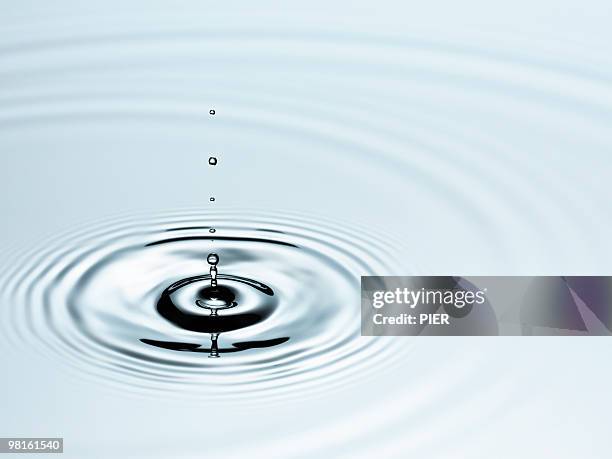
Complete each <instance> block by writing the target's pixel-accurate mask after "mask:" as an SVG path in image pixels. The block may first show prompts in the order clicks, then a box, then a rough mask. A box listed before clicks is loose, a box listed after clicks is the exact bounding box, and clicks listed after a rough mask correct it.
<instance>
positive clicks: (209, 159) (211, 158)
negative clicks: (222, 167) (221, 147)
mask: <svg viewBox="0 0 612 459" xmlns="http://www.w3.org/2000/svg"><path fill="white" fill-rule="evenodd" d="M208 164H210V165H211V166H216V165H217V158H215V157H214V156H211V157H210V158H208Z"/></svg>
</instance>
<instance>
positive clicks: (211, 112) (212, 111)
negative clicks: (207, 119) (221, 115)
mask: <svg viewBox="0 0 612 459" xmlns="http://www.w3.org/2000/svg"><path fill="white" fill-rule="evenodd" d="M208 113H210V114H211V115H214V114H215V113H216V112H215V111H214V110H209V111H208Z"/></svg>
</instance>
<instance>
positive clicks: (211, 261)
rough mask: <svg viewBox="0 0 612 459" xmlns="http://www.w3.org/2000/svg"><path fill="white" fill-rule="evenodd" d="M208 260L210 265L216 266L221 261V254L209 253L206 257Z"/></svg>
mask: <svg viewBox="0 0 612 459" xmlns="http://www.w3.org/2000/svg"><path fill="white" fill-rule="evenodd" d="M206 261H208V264H209V265H213V266H215V265H216V264H218V263H219V255H217V254H216V253H209V254H208V257H207V258H206Z"/></svg>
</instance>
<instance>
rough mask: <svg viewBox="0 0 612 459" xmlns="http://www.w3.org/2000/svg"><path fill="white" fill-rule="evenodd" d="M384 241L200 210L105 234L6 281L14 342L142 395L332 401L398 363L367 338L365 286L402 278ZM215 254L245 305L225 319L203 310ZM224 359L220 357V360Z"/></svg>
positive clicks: (75, 241)
mask: <svg viewBox="0 0 612 459" xmlns="http://www.w3.org/2000/svg"><path fill="white" fill-rule="evenodd" d="M212 221H214V224H215V227H216V228H217V230H218V232H217V233H216V234H215V235H212V234H210V233H209V232H208V229H209V227H210V223H211V222H212ZM385 241H386V242H383V240H382V238H379V237H377V236H376V235H372V234H368V233H367V232H364V230H362V229H356V228H354V227H351V228H343V227H341V226H339V225H338V224H335V223H333V222H328V221H325V220H322V219H320V218H318V217H317V218H316V219H315V218H314V217H305V216H301V215H296V214H294V215H287V214H282V215H270V214H248V213H245V212H237V211H215V212H211V211H209V210H207V211H192V210H189V211H184V212H174V213H168V214H163V215H157V216H154V217H133V216H132V217H129V218H117V219H114V220H107V221H105V222H98V223H96V224H95V225H94V226H86V227H84V228H81V229H80V230H79V231H76V232H75V231H73V232H70V233H67V234H65V235H63V236H61V237H56V238H54V240H53V241H52V242H48V243H46V244H45V245H44V246H43V247H39V248H33V249H32V251H31V253H27V254H23V253H21V254H18V255H17V256H16V257H15V258H16V260H19V262H17V264H15V265H14V266H13V269H12V270H10V271H9V272H5V273H4V274H3V278H2V279H1V280H2V284H5V285H4V286H3V288H2V290H3V292H4V293H3V294H4V295H5V296H6V298H5V303H6V304H11V305H12V308H10V311H7V312H8V314H10V315H9V316H8V319H9V320H7V321H5V323H4V324H3V326H4V328H5V330H4V331H5V332H6V333H9V334H11V337H12V338H13V340H15V343H14V344H15V345H16V346H20V347H23V346H24V345H34V344H37V345H38V346H37V347H38V351H39V352H44V353H47V354H48V355H49V356H50V357H51V358H56V359H59V360H60V361H63V362H69V363H71V364H72V367H73V369H74V370H76V371H78V373H79V374H89V375H94V376H95V377H97V378H101V379H104V380H109V381H115V382H118V383H120V384H124V385H126V384H127V385H128V386H129V387H132V388H135V387H138V388H140V390H141V389H142V388H145V389H152V390H155V391H164V392H167V393H183V394H187V395H189V396H193V395H202V396H219V395H221V394H231V395H232V396H240V395H241V394H244V393H246V391H247V389H248V396H249V397H252V394H253V392H254V391H255V392H257V391H269V390H274V392H275V394H282V393H287V392H290V391H291V390H292V388H293V387H294V386H295V385H298V384H299V385H301V386H303V387H306V386H311V387H312V388H313V389H315V390H323V389H324V388H325V387H331V386H333V382H334V380H338V381H343V380H345V379H346V373H347V372H351V373H353V374H361V375H362V376H363V375H367V374H368V372H373V371H376V369H377V367H378V364H377V363H376V362H377V360H379V359H381V361H386V364H388V363H389V362H390V361H393V360H394V357H393V356H391V357H389V356H388V355H387V354H389V353H390V351H391V349H390V347H391V346H393V343H392V342H390V341H384V340H378V339H375V338H362V337H360V332H359V330H360V324H359V320H360V319H359V317H360V313H359V282H360V276H362V275H371V274H384V273H387V272H393V270H394V269H396V268H397V265H396V263H397V260H395V261H394V256H393V249H392V247H393V246H395V245H393V246H392V243H391V240H390V239H389V238H386V237H385ZM393 244H395V243H393ZM395 247H397V246H395ZM211 251H214V252H216V253H218V254H219V257H220V260H221V261H220V263H219V265H218V268H219V276H218V279H219V285H220V286H223V287H224V288H226V289H227V291H228V292H231V296H232V298H231V300H230V301H231V302H234V301H235V303H236V306H235V307H233V308H231V309H228V310H226V311H219V313H218V314H219V315H218V316H217V317H211V316H210V312H209V311H207V310H206V309H204V308H202V307H200V305H198V304H197V303H198V298H201V292H202V289H205V288H207V287H208V286H209V280H210V276H209V275H208V274H207V269H208V264H207V263H206V256H207V254H208V253H209V252H211ZM394 263H395V265H394ZM396 343H398V342H397V341H396ZM214 352H217V353H218V355H220V357H221V358H219V359H209V358H208V357H209V354H211V353H214ZM385 355H387V358H383V357H385ZM302 394H303V392H302Z"/></svg>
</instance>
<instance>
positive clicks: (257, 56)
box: [0, 1, 612, 458]
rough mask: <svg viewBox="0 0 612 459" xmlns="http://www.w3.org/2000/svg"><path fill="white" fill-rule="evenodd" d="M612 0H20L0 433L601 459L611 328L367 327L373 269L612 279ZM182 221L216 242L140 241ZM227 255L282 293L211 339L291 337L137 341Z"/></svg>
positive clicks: (158, 327) (9, 116)
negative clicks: (498, 0) (365, 293)
mask: <svg viewBox="0 0 612 459" xmlns="http://www.w3.org/2000/svg"><path fill="white" fill-rule="evenodd" d="M611 9H612V7H611V6H610V5H608V4H607V3H605V2H597V1H589V2H586V3H585V2H582V3H581V4H580V5H578V4H575V3H574V2H563V1H562V2H558V1H557V2H549V1H542V2H537V4H534V3H533V2H522V1H520V2H513V3H512V4H508V5H500V4H497V5H495V4H492V3H490V2H428V5H409V4H406V3H405V2H376V3H375V4H371V3H370V2H336V3H330V2H308V3H307V4H306V3H305V4H301V5H298V4H295V5H289V4H284V3H281V2H257V3H251V2H234V3H220V2H193V1H184V2H178V3H173V4H172V5H170V4H167V3H164V2H130V4H129V5H125V4H124V3H123V2H113V1H111V2H105V3H104V4H97V5H96V4H91V3H90V2H86V3H84V2H53V3H39V2H13V3H7V4H6V5H5V6H4V7H3V12H2V15H1V17H0V30H1V36H2V40H1V41H0V152H1V154H0V191H1V195H2V199H0V212H1V214H2V216H3V218H2V225H1V227H0V285H1V286H2V292H0V352H1V354H0V355H1V356H2V357H1V360H0V362H1V363H2V368H3V370H4V371H3V377H2V382H0V387H1V388H2V391H1V392H0V393H1V394H2V395H0V397H1V398H0V406H2V413H3V415H1V416H0V437H3V436H4V437H6V436H19V435H23V436H36V435H39V436H63V437H65V439H66V441H65V445H66V446H65V449H66V453H65V456H66V457H74V458H86V457H130V458H137V457H143V458H144V457H147V458H153V457H170V456H171V457H180V458H191V457H194V458H195V457H204V456H209V455H210V456H213V455H217V456H218V457H224V458H229V457H236V458H243V457H247V456H249V457H279V458H302V457H325V458H327V457H350V458H355V457H373V456H377V457H400V458H405V457H408V456H411V457H427V458H429V457H440V458H443V457H459V456H460V457H478V458H480V457H482V458H490V457H507V458H515V457H555V458H562V457H568V458H569V457H584V455H585V454H586V455H587V456H588V457H607V456H608V451H607V450H608V445H607V441H606V440H605V438H606V435H607V431H608V430H609V429H608V425H609V423H610V414H609V413H610V409H611V408H612V400H611V399H610V396H609V387H610V384H611V383H612V373H611V372H610V370H609V369H608V367H607V364H606V362H607V361H608V356H609V350H608V346H610V342H609V340H608V339H605V338H589V339H576V338H529V339H527V338H510V337H508V338H495V339H488V338H471V339H470V338H462V339H459V338H435V339H418V338H417V339H412V338H404V337H398V338H379V339H371V338H361V337H359V292H358V285H359V276H360V275H367V274H380V275H384V274H394V275H410V274H460V275H478V274H480V275H484V274H487V275H493V274H500V275H504V274H524V275H535V274H577V275H578V274H602V275H605V274H611V268H610V259H611V257H612V243H611V242H610V239H609V236H608V233H609V232H610V230H609V228H610V226H611V223H612V218H611V214H610V212H609V211H608V207H609V202H610V200H611V199H610V198H611V197H612V196H611V195H612V185H611V181H610V180H609V177H610V161H611V160H610V158H611V156H610V153H611V150H612V137H611V135H610V122H611V121H612V84H611V82H612V58H610V56H612V52H611V49H610V48H611V45H610V43H612V41H611V39H612V36H611V34H612V33H611V32H610V30H609V18H610V14H611V13H612V11H611ZM211 110H214V115H212V114H211ZM209 157H215V158H217V160H218V163H217V165H216V166H214V167H211V166H210V165H209ZM211 197H214V198H215V201H210V199H211ZM213 228H214V229H215V230H216V232H215V233H209V230H210V229H213ZM169 230H174V231H173V232H170V231H169ZM169 234H172V235H173V236H172V237H174V235H176V234H180V235H182V236H186V237H202V236H203V235H205V236H206V237H209V236H210V235H211V234H214V236H215V237H217V239H215V241H214V242H213V241H210V240H209V239H206V240H188V241H184V242H181V243H178V244H175V243H171V244H167V243H164V244H157V245H151V246H149V248H147V249H144V246H145V245H146V244H150V243H153V242H156V241H157V242H158V241H161V240H165V239H167V238H168V237H169V236H168V235H169ZM224 237H225V238H227V239H223V238H224ZM239 238H248V240H246V241H241V242H237V239H239ZM278 242H282V243H284V244H285V245H283V244H278ZM286 244H289V245H286ZM291 244H293V245H297V246H299V247H300V250H292V249H291ZM209 249H210V250H214V251H216V252H218V253H220V255H221V264H220V265H219V269H220V273H221V274H223V273H224V270H226V271H225V273H226V274H232V275H235V276H244V277H248V278H250V279H256V280H258V281H260V282H262V283H264V284H266V285H269V286H270V287H271V288H272V289H273V290H274V292H275V301H276V300H277V301H278V303H277V305H276V306H275V309H274V312H273V313H272V314H271V315H270V316H269V317H268V318H266V320H264V321H263V322H261V323H259V324H258V325H256V326H255V328H251V329H248V330H246V329H245V330H243V331H240V332H238V333H235V334H234V335H227V334H226V335H224V334H223V333H222V334H221V335H220V337H219V344H220V346H221V347H222V348H224V347H225V348H227V347H229V346H231V345H232V343H235V342H252V341H254V340H262V339H264V340H274V339H277V338H283V337H290V339H289V340H288V341H286V342H283V343H282V344H279V345H274V346H271V347H262V348H258V349H249V350H246V351H244V352H236V353H233V354H227V355H222V356H221V358H219V359H208V357H207V353H201V354H198V353H193V352H177V351H172V350H169V349H164V348H160V347H156V346H150V345H146V344H144V343H142V342H140V341H139V339H141V338H144V339H149V340H158V341H172V340H174V341H181V342H185V343H193V342H194V341H193V340H194V339H199V338H200V335H198V334H197V333H196V332H193V331H188V330H182V329H177V327H176V326H174V325H173V324H172V323H170V322H168V321H164V320H163V319H162V318H160V316H159V314H158V313H157V311H156V310H155V301H156V299H157V297H158V295H159V294H160V293H161V291H163V289H164V288H165V287H168V286H169V285H170V284H172V283H173V282H175V281H177V280H179V279H182V278H185V277H188V276H195V275H199V274H205V273H206V272H207V269H208V267H207V264H206V255H207V254H208V252H209ZM251 293H252V294H253V295H255V294H256V293H254V292H251ZM249 294H250V293H246V291H245V293H244V295H249ZM253 301H256V300H255V299H253ZM247 303H249V304H253V303H251V300H249V301H247ZM206 339H207V340H208V336H206ZM587 451H588V453H587Z"/></svg>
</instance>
